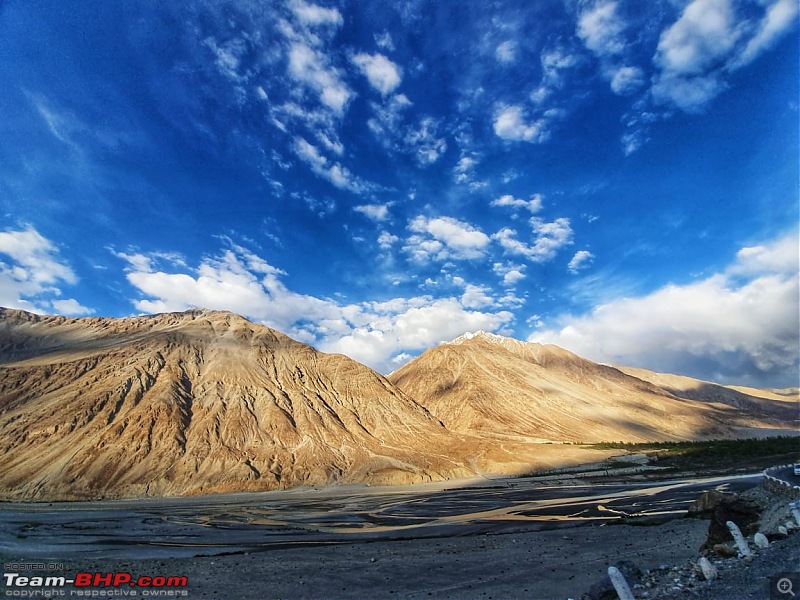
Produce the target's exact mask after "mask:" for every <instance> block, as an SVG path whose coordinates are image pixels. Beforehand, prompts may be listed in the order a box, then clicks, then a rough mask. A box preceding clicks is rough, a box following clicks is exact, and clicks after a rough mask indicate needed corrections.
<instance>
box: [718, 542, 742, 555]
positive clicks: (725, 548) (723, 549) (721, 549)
mask: <svg viewBox="0 0 800 600" xmlns="http://www.w3.org/2000/svg"><path fill="white" fill-rule="evenodd" d="M713 550H714V552H716V553H717V555H718V556H721V557H722V558H733V557H734V556H739V551H738V550H736V548H734V547H733V546H732V545H730V544H714V546H713Z"/></svg>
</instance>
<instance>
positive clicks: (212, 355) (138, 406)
mask: <svg viewBox="0 0 800 600" xmlns="http://www.w3.org/2000/svg"><path fill="white" fill-rule="evenodd" d="M797 406H798V403H797V396H796V394H794V395H785V394H781V393H777V392H763V391H759V390H744V389H733V388H727V387H723V386H718V385H715V384H711V383H707V382H698V381H696V380H688V379H687V378H678V377H677V376H665V375H659V374H655V373H651V372H648V371H642V370H634V369H619V368H615V367H610V366H604V365H598V364H595V363H592V362H591V361H588V360H585V359H582V358H580V357H578V356H576V355H574V354H572V353H570V352H567V351H566V350H563V349H561V348H557V347H555V346H542V345H539V344H531V343H525V342H520V341H517V340H512V339H510V338H504V337H501V336H495V335H493V334H487V333H483V332H479V333H477V334H467V335H465V336H462V337H461V338H458V339H456V340H453V341H452V342H449V343H445V344H441V345H439V346H437V347H435V348H431V349H429V350H428V351H426V352H425V353H423V354H422V355H421V356H419V357H418V358H416V359H414V360H412V361H411V362H409V363H408V364H406V365H405V366H403V367H402V368H401V369H399V370H398V371H396V372H394V373H392V374H391V375H390V376H388V377H383V376H381V375H380V374H378V373H376V372H375V371H373V370H371V369H369V368H368V367H366V366H364V365H362V364H360V363H357V362H355V361H353V360H351V359H350V358H348V357H346V356H342V355H336V354H325V353H322V352H319V351H317V350H315V349H314V348H312V347H310V346H308V345H305V344H302V343H300V342H297V341H295V340H293V339H291V338H289V337H287V336H286V335H284V334H282V333H280V332H278V331H275V330H272V329H270V328H268V327H265V326H263V325H258V324H254V323H251V322H249V321H247V320H246V319H244V318H243V317H240V316H238V315H235V314H232V313H228V312H221V311H206V310H192V311H188V312H184V313H167V314H160V315H151V316H141V317H131V318H122V319H112V318H100V317H97V318H80V319H75V318H67V317H61V316H42V315H36V314H32V313H27V312H24V311H20V310H12V309H0V455H2V457H3V459H2V462H0V498H5V499H41V500H44V499H92V498H117V497H136V496H170V495H191V494H206V493H216V492H231V491H245V490H267V489H278V488H288V487H296V486H303V485H308V486H312V485H313V486H317V485H328V484H331V483H337V482H338V483H369V484H401V483H417V482H424V481H434V480H443V479H451V478H457V477H466V476H471V475H476V474H482V473H487V472H491V473H514V472H524V471H526V470H530V469H531V468H537V467H552V466H555V465H558V464H563V463H569V462H575V461H576V460H591V459H593V458H594V457H596V456H597V455H598V452H597V451H593V450H585V451H584V452H583V453H579V454H576V453H575V452H574V450H573V449H572V447H570V446H561V445H558V444H553V443H554V442H556V443H557V442H593V441H610V440H614V441H616V440H624V441H643V440H677V439H695V438H716V437H731V436H744V435H752V434H753V433H754V432H761V433H763V432H765V431H766V432H773V433H774V432H776V431H789V430H794V429H796V428H797V416H798V414H797ZM543 442H547V444H544V443H543Z"/></svg>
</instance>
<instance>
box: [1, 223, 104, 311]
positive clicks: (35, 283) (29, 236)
mask: <svg viewBox="0 0 800 600" xmlns="http://www.w3.org/2000/svg"><path fill="white" fill-rule="evenodd" d="M0 255H5V256H6V257H7V261H4V260H0V306H6V307H8V308H19V309H23V310H29V311H33V312H52V311H53V310H55V311H56V312H60V313H65V314H71V315H83V314H90V313H92V312H93V311H92V310H91V309H90V308H87V307H85V306H82V305H81V304H80V303H79V302H78V301H77V300H74V299H71V298H61V295H62V290H61V288H60V287H59V286H60V285H64V284H66V285H74V284H76V283H78V277H77V276H76V275H75V272H74V271H73V270H72V268H71V267H70V266H69V265H68V264H67V263H66V262H64V261H63V260H62V259H61V258H60V257H59V251H58V248H57V247H56V246H55V245H54V244H53V243H52V242H51V241H50V240H48V239H47V238H45V237H44V236H43V235H41V234H40V233H39V232H38V231H36V229H34V228H33V227H30V226H29V227H27V228H25V229H21V230H17V231H15V230H6V231H0Z"/></svg>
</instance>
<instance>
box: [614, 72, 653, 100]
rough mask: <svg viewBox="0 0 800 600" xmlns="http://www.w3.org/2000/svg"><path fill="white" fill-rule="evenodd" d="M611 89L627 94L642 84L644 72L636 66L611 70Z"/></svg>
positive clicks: (620, 93)
mask: <svg viewBox="0 0 800 600" xmlns="http://www.w3.org/2000/svg"><path fill="white" fill-rule="evenodd" d="M610 74H611V91H612V92H614V93H615V94H617V95H618V96H628V95H630V94H632V93H634V92H635V91H636V90H638V89H639V88H641V87H642V86H643V85H644V82H645V77H644V72H643V71H642V70H641V69H640V68H638V67H619V68H618V69H615V70H613V71H611V73H610Z"/></svg>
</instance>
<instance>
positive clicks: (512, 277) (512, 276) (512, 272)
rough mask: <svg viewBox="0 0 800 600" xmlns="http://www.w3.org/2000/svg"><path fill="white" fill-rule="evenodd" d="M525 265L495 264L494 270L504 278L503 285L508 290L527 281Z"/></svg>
mask: <svg viewBox="0 0 800 600" xmlns="http://www.w3.org/2000/svg"><path fill="white" fill-rule="evenodd" d="M525 268H526V267H525V265H519V264H514V263H494V265H492V270H493V271H494V272H495V273H496V274H497V275H500V276H502V277H503V285H504V286H505V287H507V288H509V287H514V286H515V285H516V284H517V283H519V282H520V281H522V280H523V279H525Z"/></svg>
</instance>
